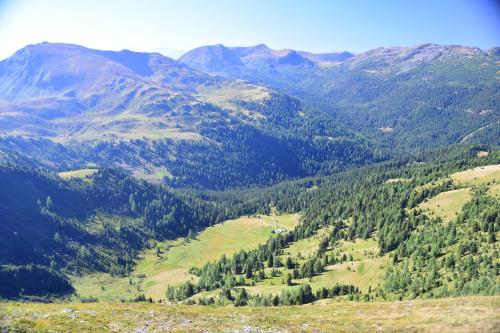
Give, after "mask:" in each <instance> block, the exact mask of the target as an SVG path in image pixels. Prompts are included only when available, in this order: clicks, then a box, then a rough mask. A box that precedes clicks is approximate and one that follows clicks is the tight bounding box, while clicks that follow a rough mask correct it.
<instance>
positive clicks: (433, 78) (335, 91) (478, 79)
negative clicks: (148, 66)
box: [180, 44, 500, 149]
mask: <svg viewBox="0 0 500 333" xmlns="http://www.w3.org/2000/svg"><path fill="white" fill-rule="evenodd" d="M216 50H225V52H224V53H222V52H220V51H219V52H216ZM222 54H223V55H224V57H222V56H221V55H222ZM227 58H230V59H232V60H233V61H232V62H227V61H226V62H225V61H224V60H225V59H227ZM235 59H236V60H235ZM326 59H328V60H325V57H323V56H322V55H316V56H309V57H307V56H304V53H301V52H296V51H293V50H282V51H276V50H271V49H269V48H267V47H266V46H265V45H258V46H255V47H229V48H225V47H224V46H222V45H217V46H206V47H201V48H197V49H194V50H192V51H190V52H188V53H187V54H185V55H184V56H182V57H181V58H180V60H181V61H183V62H185V63H186V64H188V65H189V66H192V67H193V68H198V69H200V70H203V71H206V72H210V73H214V74H217V75H221V76H225V77H228V78H233V79H234V78H240V79H245V80H249V81H250V82H254V83H258V84H264V85H267V86H270V87H275V88H279V89H281V90H282V91H284V92H286V93H288V94H291V95H293V96H296V97H298V98H300V99H302V100H303V101H306V102H307V103H310V104H314V105H319V106H320V107H321V108H323V109H325V110H329V111H330V112H331V113H332V114H333V115H335V117H336V119H338V120H340V121H341V122H342V123H345V124H347V125H348V126H349V127H350V128H352V129H355V130H358V131H362V132H363V133H366V134H369V135H370V136H371V137H372V138H374V139H375V140H377V141H379V142H382V143H385V144H388V145H391V146H392V145H396V146H397V147H399V148H402V149H405V148H412V149H415V148H421V147H427V146H436V145H443V144H449V143H456V142H459V141H461V140H463V141H465V142H486V141H488V142H493V143H498V135H496V134H497V133H498V127H499V124H498V121H499V112H500V111H499V110H500V109H499V105H498V101H499V100H500V96H499V83H498V82H499V81H498V78H499V77H498V70H499V65H498V61H499V58H498V54H497V52H495V49H491V50H486V51H483V50H480V49H478V48H472V47H465V46H456V45H436V44H424V45H419V46H416V47H392V48H378V49H374V50H370V51H367V52H364V53H360V54H356V55H348V54H347V55H345V56H341V55H338V56H337V57H326ZM237 60H239V61H237ZM214 62H216V63H217V66H211V64H212V63H214ZM480 128H484V129H485V130H484V131H478V130H479V129H480ZM471 133H472V134H471ZM469 134H471V135H469Z"/></svg>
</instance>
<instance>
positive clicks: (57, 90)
mask: <svg viewBox="0 0 500 333" xmlns="http://www.w3.org/2000/svg"><path fill="white" fill-rule="evenodd" d="M0 132H1V133H2V134H4V135H5V136H3V138H2V140H1V141H2V143H1V147H0V149H1V150H2V151H3V152H4V154H7V155H9V158H14V159H16V160H18V161H20V160H26V159H30V158H31V157H33V160H34V161H38V162H42V163H43V162H47V163H45V167H47V168H49V170H52V171H64V170H63V168H64V167H66V166H67V165H74V164H80V166H81V167H84V166H85V165H87V164H98V165H109V166H112V167H114V168H122V169H123V170H125V171H127V172H130V173H132V174H134V175H135V176H138V177H141V178H145V179H148V180H152V181H156V182H161V181H163V180H166V181H168V182H169V183H171V184H173V185H176V186H178V185H179V186H181V185H182V186H184V185H189V186H195V187H205V188H213V189H222V188H227V187H234V186H248V185H268V184H272V183H275V182H277V181H280V180H283V179H289V178H298V177H303V176H311V175H316V174H326V173H329V172H332V171H336V170H340V169H343V168H344V167H346V166H348V165H357V164H362V163H366V162H372V161H375V160H377V159H379V158H380V157H382V154H381V153H380V152H379V151H377V149H375V148H373V147H372V145H371V144H370V142H368V141H367V140H366V139H365V138H363V137H362V136H360V135H357V134H355V133H353V132H352V131H349V130H347V129H345V128H344V127H343V126H342V125H341V124H339V123H338V122H336V121H334V120H333V118H332V117H331V116H330V115H328V114H327V113H325V112H323V111H322V110H321V109H314V108H309V107H305V106H304V105H303V104H302V103H301V102H300V101H299V100H297V99H294V98H291V97H289V96H287V95H284V94H282V93H280V92H277V91H272V90H269V89H268V88H265V87H263V86H258V85H253V84H248V83H246V82H243V81H240V80H229V79H225V78H221V77H214V76H211V75H208V74H205V73H203V72H200V71H197V70H194V69H191V68H189V67H188V66H186V65H185V64H183V63H181V62H178V61H175V60H172V59H170V58H166V57H164V56H162V55H160V54H156V53H151V54H149V53H137V52H131V51H127V50H124V51H120V52H112V51H100V50H93V49H88V48H85V47H82V46H77V45H70V44H51V43H42V44H36V45H30V46H27V47H25V48H23V49H21V50H19V51H18V52H16V53H15V54H14V55H13V56H11V57H9V58H8V59H5V60H3V61H1V62H0ZM17 136H22V138H17ZM27 136H28V137H30V138H28V139H25V137H27ZM48 140H50V141H48ZM49 150H50V151H51V153H50V154H47V153H46V152H47V151H49ZM30 156H31V157H30ZM208 161H210V163H208ZM38 162H35V163H38Z"/></svg>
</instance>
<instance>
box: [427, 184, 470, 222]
mask: <svg viewBox="0 0 500 333" xmlns="http://www.w3.org/2000/svg"><path fill="white" fill-rule="evenodd" d="M470 198H471V194H470V189H469V188H461V189H458V190H453V191H447V192H442V193H439V194H438V195H436V196H434V197H432V198H430V199H429V200H427V201H424V202H422V203H421V204H420V205H419V208H421V209H422V210H423V211H424V212H426V214H428V215H429V216H430V217H440V218H441V219H442V220H443V222H444V223H448V222H450V221H451V220H452V219H453V218H455V216H457V214H458V213H459V212H460V211H461V210H462V208H463V206H464V205H465V203H466V202H467V201H469V200H470Z"/></svg>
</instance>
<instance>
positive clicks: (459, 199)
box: [419, 164, 500, 223]
mask: <svg viewBox="0 0 500 333" xmlns="http://www.w3.org/2000/svg"><path fill="white" fill-rule="evenodd" d="M450 179H451V180H452V182H453V184H454V185H457V186H460V187H461V188H459V189H455V190H451V191H446V192H442V193H439V194H438V195H436V196H434V197H432V198H430V199H428V200H425V201H424V202H423V203H421V204H420V205H419V208H420V209H422V210H423V211H424V212H425V213H426V214H428V215H429V216H432V217H440V218H441V219H442V220H443V222H444V223H447V222H449V221H451V220H452V219H453V218H455V216H457V214H458V213H459V212H460V211H461V210H462V208H463V206H464V205H465V204H466V203H467V202H468V201H469V200H470V199H471V198H472V193H471V189H472V187H473V186H479V185H484V186H487V188H488V193H489V194H490V195H493V196H498V194H499V192H500V187H499V185H500V164H494V165H486V166H482V167H477V168H473V169H468V170H464V171H460V172H455V173H453V174H451V175H450ZM442 181H445V179H443V180H442ZM436 183H440V182H439V181H438V182H436ZM432 186H434V185H433V184H426V185H424V186H423V187H432ZM421 188H422V187H421Z"/></svg>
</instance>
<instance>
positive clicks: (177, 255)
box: [74, 214, 299, 300]
mask: <svg viewBox="0 0 500 333" xmlns="http://www.w3.org/2000/svg"><path fill="white" fill-rule="evenodd" d="M298 222H299V215H298V214H289V215H271V216H258V217H241V218H238V219H235V220H230V221H225V222H224V223H221V224H217V225H214V226H211V227H209V228H207V229H205V230H203V231H202V232H201V233H199V234H198V235H197V236H196V238H195V239H193V240H189V241H188V240H186V239H184V238H181V239H177V240H173V241H165V242H161V243H157V245H156V246H158V247H159V249H160V253H159V256H157V254H156V247H153V248H152V249H150V250H146V251H144V252H143V253H142V254H141V255H140V257H139V260H138V261H137V265H136V267H135V269H134V271H133V272H132V274H131V276H130V277H125V278H113V277H111V276H110V275H109V274H92V275H87V276H85V277H82V278H77V279H74V285H75V288H76V290H77V292H78V295H79V296H80V297H85V298H87V297H97V298H98V299H102V300H120V299H122V298H123V299H131V298H134V297H136V296H137V295H139V294H145V295H146V296H147V297H152V298H154V299H160V298H164V297H165V290H166V288H167V286H168V285H176V284H180V283H182V282H184V281H186V280H188V279H193V280H194V279H195V278H196V277H195V276H192V275H190V274H188V271H189V269H190V268H191V267H200V266H202V265H203V264H205V263H206V262H208V261H211V260H217V259H219V258H220V257H221V256H222V255H223V254H225V255H227V256H231V255H232V254H234V253H236V252H237V251H239V250H250V249H253V248H255V247H257V245H258V244H260V243H264V242H265V241H266V240H267V239H268V238H269V237H270V236H271V235H272V232H273V231H276V230H279V229H285V230H291V229H293V228H294V227H295V226H296V225H297V224H298Z"/></svg>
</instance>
